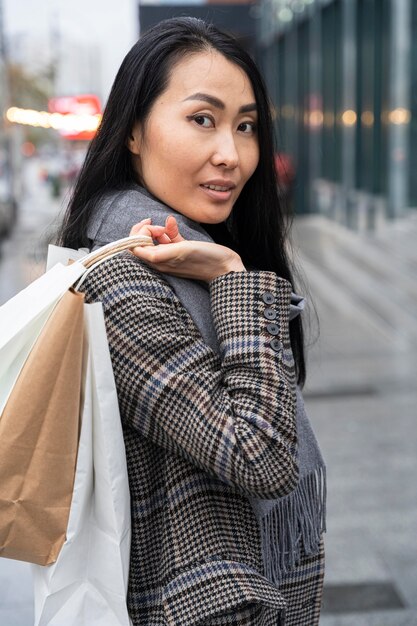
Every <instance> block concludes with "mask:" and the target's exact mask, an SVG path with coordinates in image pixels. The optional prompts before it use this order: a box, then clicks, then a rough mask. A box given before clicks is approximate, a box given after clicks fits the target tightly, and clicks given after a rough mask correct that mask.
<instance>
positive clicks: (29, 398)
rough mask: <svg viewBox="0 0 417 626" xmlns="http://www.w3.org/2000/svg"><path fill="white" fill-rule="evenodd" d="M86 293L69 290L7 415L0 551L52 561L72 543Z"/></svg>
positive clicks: (0, 462)
mask: <svg viewBox="0 0 417 626" xmlns="http://www.w3.org/2000/svg"><path fill="white" fill-rule="evenodd" d="M83 307H84V296H83V294H80V293H74V292H72V291H67V292H66V293H65V294H64V296H63V297H62V298H61V300H60V301H59V303H58V304H57V305H56V306H55V308H54V310H53V312H52V313H51V315H50V316H49V319H48V320H47V322H46V324H45V325H44V327H43V329H42V331H41V333H40V335H39V337H38V339H37V341H36V342H35V345H34V346H33V348H32V350H31V352H30V354H29V356H28V357H27V359H26V361H25V364H24V365H23V368H22V370H21V372H20V374H19V376H18V379H17V381H16V383H15V385H14V387H13V390H12V391H11V393H10V395H9V398H8V400H7V403H6V405H5V407H4V409H3V412H2V414H1V418H0V556H3V557H6V558H11V559H18V560H22V561H29V562H32V563H39V564H43V565H45V564H47V563H52V562H54V561H55V560H56V558H57V555H58V552H59V550H60V548H61V547H62V545H63V543H64V541H65V533H66V527H67V523H68V516H69V509H70V504H71V497H72V488H73V482H74V475H75V465H76V458H77V445H78V437H79V423H80V393H81V375H82V359H83V337H84V321H83V314H84V308H83Z"/></svg>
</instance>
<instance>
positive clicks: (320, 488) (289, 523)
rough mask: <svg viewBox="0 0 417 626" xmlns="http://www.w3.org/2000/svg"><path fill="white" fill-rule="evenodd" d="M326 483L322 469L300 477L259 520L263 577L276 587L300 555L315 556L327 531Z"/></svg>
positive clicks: (324, 470)
mask: <svg viewBox="0 0 417 626" xmlns="http://www.w3.org/2000/svg"><path fill="white" fill-rule="evenodd" d="M326 495H327V480H326V468H325V467H324V466H322V467H319V468H318V469H315V470H314V471H312V472H310V473H309V474H307V475H306V476H303V477H302V478H301V479H300V481H299V483H298V485H297V488H296V489H295V490H294V491H293V492H292V493H290V494H289V495H288V496H285V497H283V498H280V499H279V500H278V501H277V503H276V505H275V506H274V507H273V508H272V509H271V510H270V511H269V512H268V513H266V514H265V515H264V517H262V518H261V519H260V520H259V521H260V529H261V540H262V557H263V563H264V574H265V576H266V578H267V579H268V580H270V581H271V582H272V583H273V584H274V585H276V586H278V585H279V584H280V583H281V581H282V579H283V578H284V577H285V575H286V574H287V573H289V572H290V571H291V570H293V569H294V567H295V566H296V565H297V563H298V562H299V561H300V558H301V555H302V552H303V553H304V554H306V555H308V556H310V555H313V554H318V552H319V550H320V542H321V535H322V533H323V532H325V531H326Z"/></svg>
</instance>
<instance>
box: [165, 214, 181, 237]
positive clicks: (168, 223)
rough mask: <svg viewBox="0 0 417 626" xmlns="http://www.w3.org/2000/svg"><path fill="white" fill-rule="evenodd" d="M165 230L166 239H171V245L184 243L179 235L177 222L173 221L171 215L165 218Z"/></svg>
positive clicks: (173, 218)
mask: <svg viewBox="0 0 417 626" xmlns="http://www.w3.org/2000/svg"><path fill="white" fill-rule="evenodd" d="M165 228H166V232H167V235H168V237H169V238H170V239H171V241H172V242H173V243H177V242H179V241H184V237H182V235H180V231H179V229H178V224H177V220H176V219H175V217H174V216H173V215H168V217H167V218H166V220H165Z"/></svg>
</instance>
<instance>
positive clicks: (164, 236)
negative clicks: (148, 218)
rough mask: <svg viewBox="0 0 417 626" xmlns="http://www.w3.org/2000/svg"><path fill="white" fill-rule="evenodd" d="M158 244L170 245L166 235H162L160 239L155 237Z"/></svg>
mask: <svg viewBox="0 0 417 626" xmlns="http://www.w3.org/2000/svg"><path fill="white" fill-rule="evenodd" d="M156 240H157V242H158V243H162V244H166V243H172V241H171V239H170V238H169V237H168V235H167V234H166V233H163V234H162V235H161V236H160V237H156Z"/></svg>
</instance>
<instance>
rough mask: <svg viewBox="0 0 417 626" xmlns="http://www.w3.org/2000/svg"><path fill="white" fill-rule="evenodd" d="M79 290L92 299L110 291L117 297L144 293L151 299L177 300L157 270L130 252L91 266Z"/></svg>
mask: <svg viewBox="0 0 417 626" xmlns="http://www.w3.org/2000/svg"><path fill="white" fill-rule="evenodd" d="M83 291H85V293H86V295H87V296H90V297H94V298H95V299H100V298H101V297H104V296H105V295H108V294H111V293H117V294H118V295H119V296H122V295H126V294H129V293H130V294H132V295H133V293H136V294H139V293H143V294H145V293H146V295H148V296H149V297H151V298H152V297H154V298H159V299H161V298H163V299H165V300H170V301H174V300H177V298H176V296H175V293H174V291H173V289H172V288H171V287H170V285H169V284H168V282H167V281H166V280H165V278H164V277H163V275H162V274H161V272H158V271H157V270H154V269H152V268H151V267H149V265H146V263H144V262H143V261H140V260H139V259H138V258H137V257H135V256H134V254H132V253H131V252H124V253H123V254H118V255H117V256H114V257H112V258H111V259H108V260H106V261H104V262H102V263H100V265H98V266H97V267H95V268H94V269H92V270H91V271H90V272H89V273H88V275H87V277H86V279H85V281H84V283H83Z"/></svg>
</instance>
